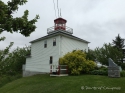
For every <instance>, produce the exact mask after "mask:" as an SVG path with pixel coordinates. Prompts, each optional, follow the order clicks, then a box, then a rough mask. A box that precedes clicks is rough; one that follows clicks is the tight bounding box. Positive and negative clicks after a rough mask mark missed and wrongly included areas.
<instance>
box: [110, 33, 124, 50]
mask: <svg viewBox="0 0 125 93" xmlns="http://www.w3.org/2000/svg"><path fill="white" fill-rule="evenodd" d="M112 43H113V46H114V47H116V48H118V49H123V48H124V47H125V45H124V39H122V38H121V37H120V35H119V34H118V36H117V37H116V38H115V40H113V42H112Z"/></svg>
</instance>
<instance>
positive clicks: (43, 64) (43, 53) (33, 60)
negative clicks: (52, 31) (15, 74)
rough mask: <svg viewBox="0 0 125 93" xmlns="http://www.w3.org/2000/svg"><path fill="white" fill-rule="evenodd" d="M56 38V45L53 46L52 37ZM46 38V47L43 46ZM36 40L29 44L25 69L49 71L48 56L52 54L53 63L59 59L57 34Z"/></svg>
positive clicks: (56, 62)
mask: <svg viewBox="0 0 125 93" xmlns="http://www.w3.org/2000/svg"><path fill="white" fill-rule="evenodd" d="M54 38H56V46H53V39H54ZM45 40H47V48H44V41H45ZM45 40H41V41H37V42H35V43H32V45H31V57H30V58H27V59H26V69H25V70H27V71H38V72H50V64H49V60H50V56H53V64H58V61H59V36H55V37H51V38H48V39H45Z"/></svg>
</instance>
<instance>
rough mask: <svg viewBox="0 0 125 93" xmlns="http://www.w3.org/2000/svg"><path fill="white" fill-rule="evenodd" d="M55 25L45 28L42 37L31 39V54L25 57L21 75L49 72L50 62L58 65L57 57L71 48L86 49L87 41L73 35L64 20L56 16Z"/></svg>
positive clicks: (71, 49)
mask: <svg viewBox="0 0 125 93" xmlns="http://www.w3.org/2000/svg"><path fill="white" fill-rule="evenodd" d="M54 22H55V26H54V27H51V28H48V29H47V34H48V35H46V36H44V37H41V38H38V39H36V40H33V41H31V42H30V43H31V55H30V56H28V57H27V58H26V64H25V65H24V69H23V70H24V71H23V76H30V75H34V74H41V73H49V72H50V64H54V65H58V64H59V58H60V57H62V56H64V55H65V54H66V53H67V52H71V51H73V50H86V51H88V43H89V42H88V41H86V40H83V39H80V38H78V37H76V36H73V35H72V34H73V29H71V28H69V27H66V22H67V21H66V20H65V19H63V18H57V19H55V20H54Z"/></svg>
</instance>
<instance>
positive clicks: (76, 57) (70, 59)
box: [59, 50, 96, 75]
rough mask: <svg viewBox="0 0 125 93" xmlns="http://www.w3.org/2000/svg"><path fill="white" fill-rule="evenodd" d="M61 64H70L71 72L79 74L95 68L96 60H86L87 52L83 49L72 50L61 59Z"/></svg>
mask: <svg viewBox="0 0 125 93" xmlns="http://www.w3.org/2000/svg"><path fill="white" fill-rule="evenodd" d="M59 62H60V64H61V65H68V71H69V74H72V75H79V74H81V73H88V72H89V71H91V70H93V69H94V68H95V66H96V65H95V62H93V61H90V60H86V54H85V53H84V52H83V51H81V50H77V51H72V52H71V53H67V54H66V55H64V57H62V58H60V60H59Z"/></svg>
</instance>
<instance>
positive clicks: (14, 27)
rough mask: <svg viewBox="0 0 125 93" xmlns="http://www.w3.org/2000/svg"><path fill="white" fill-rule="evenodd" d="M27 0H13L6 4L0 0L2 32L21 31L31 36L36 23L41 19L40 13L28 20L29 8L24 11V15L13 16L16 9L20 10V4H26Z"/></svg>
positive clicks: (0, 31) (0, 28)
mask: <svg viewBox="0 0 125 93" xmlns="http://www.w3.org/2000/svg"><path fill="white" fill-rule="evenodd" d="M26 2H27V0H11V1H8V2H7V4H5V3H4V2H3V1H1V0H0V33H2V32H4V31H7V32H10V33H13V32H19V33H21V34H22V35H24V36H29V35H30V34H31V33H32V32H33V31H35V29H36V26H35V25H34V24H35V23H36V22H37V19H39V15H36V17H35V18H34V19H32V20H30V21H28V14H29V12H28V10H25V11H24V15H23V16H22V17H16V18H14V17H13V14H14V12H15V11H18V8H19V6H21V5H24V4H25V3H26Z"/></svg>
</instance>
